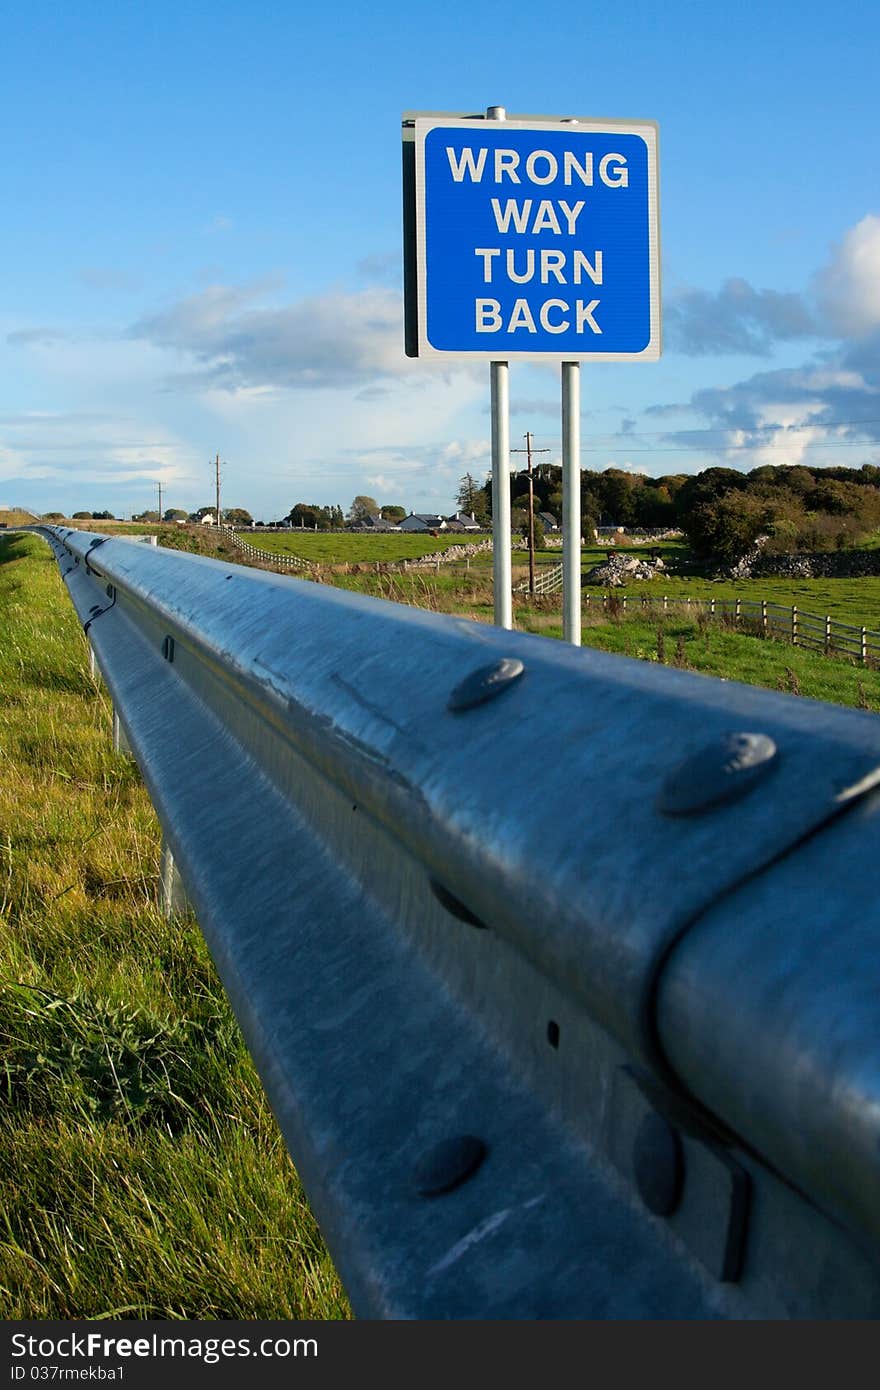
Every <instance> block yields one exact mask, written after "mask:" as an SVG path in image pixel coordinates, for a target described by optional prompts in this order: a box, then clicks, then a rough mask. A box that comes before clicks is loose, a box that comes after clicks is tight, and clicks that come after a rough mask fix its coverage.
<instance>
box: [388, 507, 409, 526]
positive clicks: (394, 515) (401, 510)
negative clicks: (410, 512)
mask: <svg viewBox="0 0 880 1390" xmlns="http://www.w3.org/2000/svg"><path fill="white" fill-rule="evenodd" d="M405 516H406V507H398V506H396V505H392V506H385V507H383V508H382V520H383V521H391V522H395V521H403V519H404V517H405Z"/></svg>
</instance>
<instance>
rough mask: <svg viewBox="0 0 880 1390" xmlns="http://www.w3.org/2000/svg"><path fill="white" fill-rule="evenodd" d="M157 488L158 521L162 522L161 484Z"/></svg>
mask: <svg viewBox="0 0 880 1390" xmlns="http://www.w3.org/2000/svg"><path fill="white" fill-rule="evenodd" d="M158 488H159V520H160V521H161V520H162V484H161V483H159V484H158Z"/></svg>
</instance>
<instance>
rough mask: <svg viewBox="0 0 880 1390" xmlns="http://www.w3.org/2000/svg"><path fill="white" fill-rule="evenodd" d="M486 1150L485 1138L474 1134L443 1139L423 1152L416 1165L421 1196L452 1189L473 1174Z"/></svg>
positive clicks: (436, 1194)
mask: <svg viewBox="0 0 880 1390" xmlns="http://www.w3.org/2000/svg"><path fill="white" fill-rule="evenodd" d="M487 1153H488V1150H487V1148H486V1145H485V1144H484V1143H483V1141H482V1139H478V1138H477V1137H476V1135H474V1134H459V1135H457V1136H456V1137H455V1138H454V1139H442V1140H441V1141H440V1143H439V1144H435V1145H434V1147H433V1148H432V1149H428V1151H427V1153H424V1154H422V1157H421V1158H420V1159H419V1161H418V1163H417V1164H416V1166H415V1173H414V1176H415V1183H416V1191H417V1192H418V1193H419V1194H420V1195H421V1196H422V1197H436V1196H439V1195H440V1193H442V1192H451V1191H452V1189H453V1188H454V1187H458V1186H459V1184H460V1183H463V1182H465V1181H466V1180H467V1179H468V1178H470V1177H472V1176H473V1175H474V1173H475V1172H476V1171H477V1169H478V1168H479V1166H480V1164H481V1163H482V1162H483V1159H484V1158H485V1157H486V1154H487Z"/></svg>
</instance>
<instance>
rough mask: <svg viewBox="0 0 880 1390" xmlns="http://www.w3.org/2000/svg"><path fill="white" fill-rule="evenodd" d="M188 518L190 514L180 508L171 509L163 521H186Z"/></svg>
mask: <svg viewBox="0 0 880 1390" xmlns="http://www.w3.org/2000/svg"><path fill="white" fill-rule="evenodd" d="M188 516H189V512H184V511H181V509H180V507H169V508H168V510H167V512H166V513H165V515H164V516H163V517H162V520H163V521H186V520H187V518H188Z"/></svg>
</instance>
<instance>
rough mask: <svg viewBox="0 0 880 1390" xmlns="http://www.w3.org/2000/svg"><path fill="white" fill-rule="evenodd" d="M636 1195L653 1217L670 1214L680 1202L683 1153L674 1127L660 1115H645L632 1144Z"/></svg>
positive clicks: (682, 1181) (682, 1180)
mask: <svg viewBox="0 0 880 1390" xmlns="http://www.w3.org/2000/svg"><path fill="white" fill-rule="evenodd" d="M633 1175H634V1177H635V1180H636V1187H637V1188H638V1190H639V1196H640V1197H641V1199H642V1201H643V1202H644V1204H645V1206H646V1207H647V1208H648V1211H652V1212H653V1213H654V1215H655V1216H671V1215H672V1213H673V1212H674V1211H675V1208H676V1207H677V1206H678V1204H679V1202H680V1201H681V1191H682V1187H683V1186H684V1154H683V1152H682V1147H681V1139H680V1138H679V1135H678V1132H677V1130H674V1129H673V1128H672V1125H671V1124H669V1123H668V1122H667V1121H666V1120H664V1118H663V1116H662V1115H656V1114H655V1115H646V1116H645V1118H644V1119H643V1120H642V1123H641V1124H640V1125H639V1128H638V1132H637V1134H636V1137H635V1143H634V1144H633Z"/></svg>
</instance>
